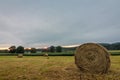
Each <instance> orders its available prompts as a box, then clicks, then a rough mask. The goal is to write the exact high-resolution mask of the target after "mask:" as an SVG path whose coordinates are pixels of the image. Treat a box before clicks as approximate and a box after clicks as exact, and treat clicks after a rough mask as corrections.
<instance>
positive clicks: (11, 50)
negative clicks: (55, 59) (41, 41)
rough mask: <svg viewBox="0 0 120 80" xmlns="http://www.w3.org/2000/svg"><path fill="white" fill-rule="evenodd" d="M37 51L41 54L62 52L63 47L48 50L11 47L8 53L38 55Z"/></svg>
mask: <svg viewBox="0 0 120 80" xmlns="http://www.w3.org/2000/svg"><path fill="white" fill-rule="evenodd" d="M37 51H41V52H52V53H53V52H62V47H61V46H57V47H55V46H50V47H48V48H41V49H36V48H26V49H24V47H23V46H18V47H16V46H11V47H9V50H8V52H9V53H24V52H27V53H36V52H37Z"/></svg>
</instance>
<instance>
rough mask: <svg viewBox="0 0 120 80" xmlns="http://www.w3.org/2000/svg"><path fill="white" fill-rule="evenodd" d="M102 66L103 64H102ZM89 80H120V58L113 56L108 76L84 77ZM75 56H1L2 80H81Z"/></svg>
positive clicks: (0, 74) (0, 78)
mask: <svg viewBox="0 0 120 80" xmlns="http://www.w3.org/2000/svg"><path fill="white" fill-rule="evenodd" d="M101 65H102V64H101ZM84 77H85V78H89V80H120V56H111V69H110V71H109V73H108V74H106V75H94V76H92V77H91V76H84ZM79 79H80V73H79V70H78V68H77V67H76V65H75V64H74V56H50V58H49V59H47V58H46V57H43V56H24V57H23V58H17V57H16V56H0V80H79Z"/></svg>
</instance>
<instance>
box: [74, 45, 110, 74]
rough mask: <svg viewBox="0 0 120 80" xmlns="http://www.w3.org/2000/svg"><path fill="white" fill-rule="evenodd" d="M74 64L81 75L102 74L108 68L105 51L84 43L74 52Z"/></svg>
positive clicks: (108, 58)
mask: <svg viewBox="0 0 120 80" xmlns="http://www.w3.org/2000/svg"><path fill="white" fill-rule="evenodd" d="M75 64H76V65H77V67H78V68H79V69H80V71H81V72H82V73H92V74H104V73H107V72H108V70H109V68H110V57H109V53H108V52H107V50H106V49H105V48H104V47H102V46H101V45H99V44H96V43H85V44H83V45H81V46H79V47H78V48H77V49H76V52H75Z"/></svg>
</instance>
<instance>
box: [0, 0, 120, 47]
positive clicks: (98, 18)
mask: <svg viewBox="0 0 120 80" xmlns="http://www.w3.org/2000/svg"><path fill="white" fill-rule="evenodd" d="M119 4H120V0H0V48H5V47H10V46H11V45H15V46H19V45H22V46H24V47H44V46H51V45H55V46H57V45H77V44H82V43H87V42H97V43H98V42H99V43H114V42H119V41H120V37H119V35H120V5H119Z"/></svg>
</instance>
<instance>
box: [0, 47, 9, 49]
mask: <svg viewBox="0 0 120 80" xmlns="http://www.w3.org/2000/svg"><path fill="white" fill-rule="evenodd" d="M5 49H8V47H0V50H5Z"/></svg>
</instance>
